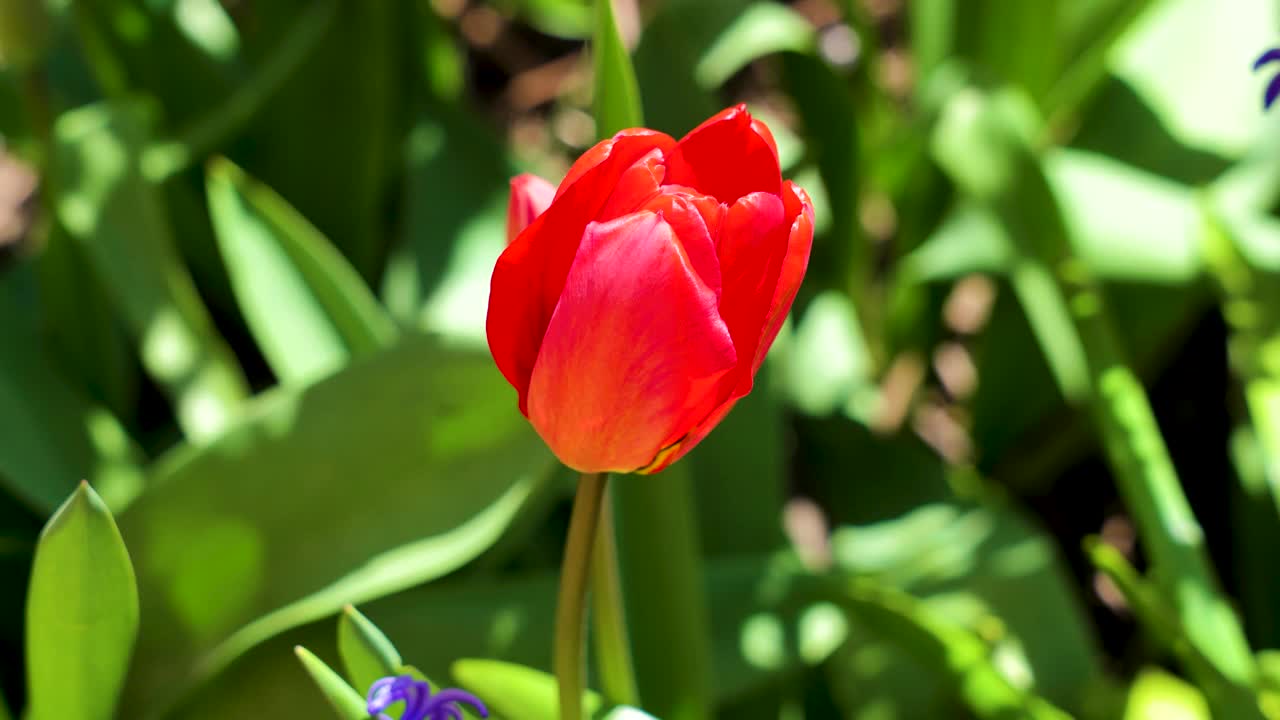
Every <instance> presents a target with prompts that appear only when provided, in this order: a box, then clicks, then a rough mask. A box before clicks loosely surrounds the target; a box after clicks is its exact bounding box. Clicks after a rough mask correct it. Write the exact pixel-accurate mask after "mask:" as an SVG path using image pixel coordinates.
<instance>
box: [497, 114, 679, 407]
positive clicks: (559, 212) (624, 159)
mask: <svg viewBox="0 0 1280 720" xmlns="http://www.w3.org/2000/svg"><path fill="white" fill-rule="evenodd" d="M672 142H673V141H672V140H671V138H670V137H667V136H666V135H663V134H662V133H631V134H627V133H619V134H618V135H617V136H616V137H615V138H614V140H612V141H609V146H608V150H607V156H606V157H604V159H602V160H598V161H597V162H596V163H595V164H594V165H592V166H591V167H589V168H587V169H586V170H584V171H582V172H581V173H580V174H579V177H578V180H577V181H576V182H573V183H571V186H569V187H568V190H567V191H565V192H563V194H561V195H560V196H559V197H557V198H556V199H555V200H554V201H552V203H551V207H549V208H547V210H546V212H544V213H542V215H540V216H538V218H537V219H536V220H534V221H533V223H532V224H531V225H529V227H527V228H525V229H524V231H523V232H521V233H520V235H519V236H517V237H516V239H515V241H514V242H512V243H511V244H510V245H509V246H508V247H507V249H506V250H505V251H503V253H502V255H501V256H500V257H499V258H498V262H497V264H496V265H495V266H494V269H493V277H492V279H491V281H490V291H489V314H488V317H487V319H486V323H485V329H486V333H487V335H488V338H489V351H490V352H491V353H493V359H494V362H496V363H497V365H498V370H500V371H501V372H502V375H503V377H505V378H506V379H507V382H510V383H511V384H512V385H513V386H514V387H515V388H516V391H517V392H518V393H519V394H520V411H521V412H522V413H525V414H526V415H527V414H528V405H527V398H528V390H529V375H530V373H532V372H533V364H534V361H535V360H536V359H537V357H538V347H539V346H540V345H541V344H542V336H543V334H544V332H545V331H546V329H547V323H548V322H550V320H551V313H552V311H553V310H554V309H555V307H556V303H557V302H558V301H559V299H560V291H561V289H562V288H563V287H564V280H565V276H566V275H568V273H569V267H570V265H572V264H573V258H574V255H575V254H576V253H577V251H578V243H579V242H580V241H581V239H582V233H583V230H584V229H585V228H586V226H587V223H589V222H592V221H593V220H595V219H596V218H597V216H598V214H599V213H600V210H601V208H603V207H604V204H605V203H606V202H607V201H608V199H609V197H610V196H611V195H612V194H613V193H614V191H615V189H616V185H617V181H618V178H619V177H620V176H621V175H622V174H623V173H624V172H626V171H627V169H628V168H630V167H631V166H632V165H634V164H635V163H636V162H638V161H640V160H641V159H642V158H644V157H645V156H646V155H648V154H649V153H650V152H651V151H652V150H654V149H655V148H658V149H661V148H663V147H668V146H670V145H671V143H672ZM565 187H566V184H565V183H561V189H564V188H565Z"/></svg>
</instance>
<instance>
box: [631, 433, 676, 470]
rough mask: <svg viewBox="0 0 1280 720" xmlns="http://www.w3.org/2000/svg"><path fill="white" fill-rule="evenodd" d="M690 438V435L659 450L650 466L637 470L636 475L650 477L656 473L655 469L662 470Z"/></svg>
mask: <svg viewBox="0 0 1280 720" xmlns="http://www.w3.org/2000/svg"><path fill="white" fill-rule="evenodd" d="M688 437H689V436H688V435H685V436H684V437H682V438H680V439H679V440H677V441H675V442H673V443H671V444H670V445H668V446H666V447H664V448H662V449H661V450H659V451H658V454H657V455H655V456H654V457H653V460H651V461H650V462H649V464H648V465H645V466H644V467H642V468H640V469H639V470H635V471H634V472H635V474H636V475H649V474H652V473H653V472H655V469H656V468H660V467H662V466H663V464H665V463H666V461H667V458H669V457H671V456H672V455H673V454H675V452H676V451H677V450H679V449H680V446H681V445H684V441H685V440H686V439H688Z"/></svg>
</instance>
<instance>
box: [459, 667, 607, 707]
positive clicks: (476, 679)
mask: <svg viewBox="0 0 1280 720" xmlns="http://www.w3.org/2000/svg"><path fill="white" fill-rule="evenodd" d="M452 674H453V678H454V679H455V680H456V681H457V682H458V684H459V685H461V686H462V687H463V688H464V689H465V690H467V691H468V692H470V693H472V694H474V695H475V696H477V697H479V698H480V699H481V700H483V701H484V703H485V705H487V706H488V707H489V709H490V710H492V711H493V713H494V714H495V715H498V716H499V717H507V718H513V719H514V718H520V720H526V719H527V720H557V719H558V718H559V717H560V700H559V694H558V689H557V685H556V678H555V676H554V675H552V674H550V673H545V672H542V671H541V670H534V669H533V668H528V667H524V666H523V665H516V664H514V663H508V662H501V661H498V660H459V661H457V662H455V663H454V664H453V668H452ZM603 705H604V699H603V698H601V697H600V695H599V694H598V693H595V692H593V691H591V690H585V691H584V692H583V698H582V707H583V709H584V710H585V711H586V714H587V716H589V717H594V716H595V715H596V713H598V712H599V711H600V709H601V707H602V706H603Z"/></svg>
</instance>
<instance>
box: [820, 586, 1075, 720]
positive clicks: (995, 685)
mask: <svg viewBox="0 0 1280 720" xmlns="http://www.w3.org/2000/svg"><path fill="white" fill-rule="evenodd" d="M829 597H830V599H831V600H832V601H833V602H836V603H837V604H839V605H840V606H841V607H843V608H845V609H846V610H847V611H848V612H849V613H851V614H852V615H853V616H855V617H858V618H860V619H861V620H862V621H863V622H864V623H866V624H867V626H868V627H870V628H872V629H874V631H875V632H877V633H880V634H882V635H883V636H884V637H886V638H887V639H889V640H890V641H891V642H893V643H894V644H896V645H899V646H901V647H902V648H904V649H906V650H907V651H908V652H910V653H912V654H913V655H915V656H917V657H919V658H921V659H922V660H923V661H924V662H925V663H926V664H927V665H928V666H930V667H932V668H934V669H935V670H937V671H940V672H943V673H945V674H947V675H948V676H949V677H950V678H951V681H952V682H953V683H954V686H955V691H956V692H957V693H958V694H960V695H961V696H962V697H963V698H964V700H965V703H966V705H968V707H969V709H970V710H971V711H972V712H973V713H974V715H976V716H977V717H979V718H991V719H993V720H996V719H1003V718H1027V720H1041V719H1043V720H1070V717H1071V716H1070V715H1067V714H1066V713H1064V712H1062V711H1061V710H1059V709H1058V708H1056V707H1054V706H1053V705H1051V704H1050V703H1049V702H1047V701H1045V700H1044V699H1042V698H1039V697H1037V696H1035V695H1034V694H1032V693H1028V692H1026V691H1023V690H1021V689H1019V688H1017V687H1015V686H1014V685H1012V684H1011V683H1010V682H1009V680H1008V678H1006V677H1005V676H1004V675H1003V674H1002V673H1001V670H1000V669H999V668H998V667H997V665H996V664H995V658H994V657H992V655H991V650H990V648H989V647H988V646H987V644H986V643H984V642H983V641H982V639H981V638H980V637H978V636H977V635H975V634H972V633H970V632H969V631H966V630H964V629H962V628H960V627H957V626H954V625H951V624H949V623H947V622H945V621H943V620H940V619H939V618H937V617H936V616H935V615H934V614H933V613H932V612H931V611H929V610H927V609H926V608H924V607H923V606H921V605H920V604H919V602H918V601H916V600H914V599H912V598H911V596H909V595H907V594H905V593H902V592H899V591H896V590H893V589H891V588H889V587H887V586H884V585H881V584H879V583H875V582H871V581H869V580H866V579H853V580H850V581H848V582H844V583H841V584H840V589H839V590H833V591H832V593H831V595H830V596H829Z"/></svg>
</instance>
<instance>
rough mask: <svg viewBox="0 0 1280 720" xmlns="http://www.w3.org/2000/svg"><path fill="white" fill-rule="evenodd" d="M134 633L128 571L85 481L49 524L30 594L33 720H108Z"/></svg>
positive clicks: (116, 536) (109, 522)
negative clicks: (79, 719) (69, 719)
mask: <svg viewBox="0 0 1280 720" xmlns="http://www.w3.org/2000/svg"><path fill="white" fill-rule="evenodd" d="M137 631H138V591H137V587H136V586H135V583H134V575H133V566H132V565H131V564H130V563H129V553H128V551H126V550H125V546H124V542H123V541H122V540H121V538H120V532H119V530H117V529H116V523H115V521H114V520H113V519H112V517H111V512H110V511H109V510H107V506H106V505H105V504H104V503H103V502H102V500H101V499H100V498H99V497H98V496H97V494H96V493H94V492H93V490H92V488H90V487H89V485H88V483H81V484H80V487H79V488H78V489H77V490H76V491H75V493H73V494H72V495H71V497H70V498H68V500H67V502H66V503H65V504H63V506H62V507H61V508H59V509H58V512H57V513H55V514H54V516H53V517H52V518H50V519H49V523H48V525H46V526H45V529H44V531H43V532H42V533H41V534H40V541H39V543H38V544H37V545H36V554H35V562H34V565H33V567H32V570H31V587H30V590H29V593H28V595H27V640H26V642H27V673H28V686H29V688H30V704H31V706H30V710H29V713H28V717H29V718H30V719H31V720H57V719H59V718H83V719H84V720H110V718H112V717H114V716H115V707H116V700H117V699H118V697H119V695H120V687H121V685H122V684H123V683H124V678H125V673H126V672H127V670H128V668H129V655H130V653H131V652H132V650H133V644H134V638H135V636H136V634H137Z"/></svg>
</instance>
